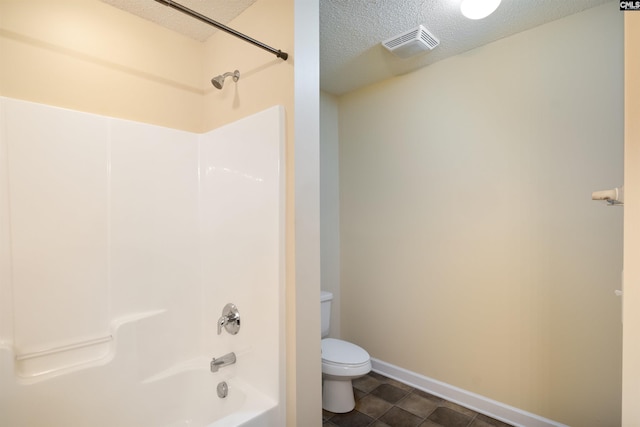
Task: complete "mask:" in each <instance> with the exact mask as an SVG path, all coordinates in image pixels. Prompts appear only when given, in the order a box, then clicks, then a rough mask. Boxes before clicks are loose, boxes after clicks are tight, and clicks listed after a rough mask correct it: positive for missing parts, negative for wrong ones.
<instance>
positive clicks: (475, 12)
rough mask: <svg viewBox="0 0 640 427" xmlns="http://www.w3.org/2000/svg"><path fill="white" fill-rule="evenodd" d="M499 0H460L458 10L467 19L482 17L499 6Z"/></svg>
mask: <svg viewBox="0 0 640 427" xmlns="http://www.w3.org/2000/svg"><path fill="white" fill-rule="evenodd" d="M500 1H501V0H462V3H460V12H462V14H463V15H464V16H466V17H467V18H469V19H482V18H486V17H487V16H489V15H491V14H492V13H493V12H494V11H495V10H496V9H497V8H498V6H500Z"/></svg>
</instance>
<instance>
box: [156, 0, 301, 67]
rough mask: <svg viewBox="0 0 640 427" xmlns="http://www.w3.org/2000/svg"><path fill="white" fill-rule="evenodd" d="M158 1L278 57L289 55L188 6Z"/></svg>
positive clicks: (165, 0) (166, 0)
mask: <svg viewBox="0 0 640 427" xmlns="http://www.w3.org/2000/svg"><path fill="white" fill-rule="evenodd" d="M156 1H157V2H158V3H162V4H163V5H165V6H169V7H170V8H173V9H175V10H178V11H180V12H182V13H184V14H185V15H189V16H190V17H192V18H195V19H198V20H200V21H202V22H204V23H206V24H209V25H212V26H214V27H216V28H218V29H220V30H222V31H225V32H227V33H229V34H231V35H234V36H236V37H238V38H241V39H242V40H244V41H246V42H249V43H251V44H253V45H255V46H258V47H259V48H261V49H264V50H266V51H268V52H271V53H272V54H274V55H275V56H277V57H278V58H282V59H283V60H285V61H286V60H287V58H288V57H289V54H288V53H287V52H283V51H281V50H280V49H274V48H272V47H271V46H267V45H266V44H264V43H261V42H259V41H258V40H256V39H253V38H251V37H249V36H247V35H246V34H242V33H241V32H239V31H236V30H234V29H233V28H229V27H227V26H226V25H224V24H221V23H220V22H217V21H214V20H213V19H211V18H208V17H206V16H204V15H202V14H200V13H198V12H196V11H194V10H191V9H189V8H188V7H185V6H183V5H181V4H179V3H176V2H174V1H172V0H156Z"/></svg>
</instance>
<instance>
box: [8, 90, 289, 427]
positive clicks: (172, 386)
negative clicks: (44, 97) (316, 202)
mask: <svg viewBox="0 0 640 427" xmlns="http://www.w3.org/2000/svg"><path fill="white" fill-rule="evenodd" d="M283 142H284V110H283V108H282V107H272V108H270V109H268V110H265V111H263V112H261V113H258V114H255V115H253V116H250V117H247V118H244V119H242V120H240V121H238V122H235V123H232V124H230V125H227V126H224V127H222V128H219V129H216V130H214V131H211V132H209V133H206V134H201V135H196V134H192V133H189V132H183V131H177V130H173V129H167V128H162V127H158V126H152V125H147V124H141V123H135V122H130V121H126V120H120V119H113V118H108V117H102V116H97V115H93V114H86V113H81V112H77V111H71V110H65V109H61V108H55V107H51V106H45V105H40V104H34V103H29V102H24V101H19V100H14V99H9V98H0V385H1V386H0V425H2V426H40V425H42V426H44V425H47V426H70V425H86V426H88V425H90V426H105V427H107V426H108V427H113V426H118V427H128V426H132V427H133V426H136V427H138V426H154V427H155V426H167V427H168V426H186V425H189V426H216V427H222V426H237V425H245V426H278V425H281V424H282V422H281V421H282V420H283V413H284V408H283V406H284V404H283V402H284V398H283V396H284V380H283V379H284V332H283V331H284V321H283V319H284V315H283V312H284V310H283V300H284V276H283V274H284V269H283V266H284V249H283V248H284V239H283V233H284V176H283V173H284V172H283V170H284V169H283V167H284V166H283V165H284V163H283V150H284V148H283V147H284V145H283ZM230 307H233V310H231V309H230Z"/></svg>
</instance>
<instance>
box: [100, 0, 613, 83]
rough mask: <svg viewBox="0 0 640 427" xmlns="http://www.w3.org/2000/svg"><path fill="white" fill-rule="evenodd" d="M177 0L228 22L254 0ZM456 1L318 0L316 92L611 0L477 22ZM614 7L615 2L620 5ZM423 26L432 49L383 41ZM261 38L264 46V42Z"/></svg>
mask: <svg viewBox="0 0 640 427" xmlns="http://www.w3.org/2000/svg"><path fill="white" fill-rule="evenodd" d="M102 1H104V2H105V3H109V4H112V5H114V6H116V7H119V8H120V9H124V10H127V11H129V12H132V13H135V14H136V15H139V16H141V17H143V18H146V19H149V20H152V21H154V22H156V23H158V24H160V25H163V26H165V27H167V28H170V29H172V30H175V31H178V32H180V33H182V34H185V35H187V36H189V37H192V38H194V39H196V40H201V41H204V40H206V39H207V38H208V37H209V36H211V34H213V33H214V32H215V31H216V30H215V29H214V28H212V27H211V26H209V25H207V24H204V23H202V22H200V21H197V20H195V19H193V18H190V17H188V16H185V15H184V14H182V13H180V12H178V11H176V10H173V9H171V8H168V7H167V6H164V5H162V4H160V3H157V2H156V1H154V0H102ZM176 1H177V2H178V3H180V4H182V5H184V6H186V7H188V8H190V9H193V10H195V11H197V12H199V13H201V14H203V15H205V16H208V17H209V18H211V19H214V20H216V21H218V22H221V23H223V24H229V22H230V21H231V20H232V19H233V18H235V17H236V16H237V15H239V14H240V13H242V12H243V11H244V10H245V9H246V8H248V7H249V6H251V5H252V4H253V3H254V2H255V1H256V0H233V1H230V0H176ZM460 2H461V0H319V4H320V87H321V89H322V90H324V91H326V92H329V93H332V94H335V95H341V94H344V93H347V92H349V91H352V90H355V89H358V88H361V87H364V86H367V85H369V84H372V83H376V82H378V81H381V80H384V79H387V78H390V77H393V76H398V75H401V74H405V73H408V72H411V71H414V70H417V69H419V68H422V67H425V66H427V65H430V64H433V63H434V62H437V61H440V60H442V59H444V58H447V57H449V56H453V55H457V54H459V53H462V52H466V51H468V50H471V49H473V48H476V47H479V46H482V45H484V44H487V43H490V42H492V41H495V40H498V39H501V38H503V37H507V36H510V35H512V34H515V33H518V32H521V31H524V30H527V29H529V28H533V27H535V26H538V25H541V24H544V23H546V22H550V21H554V20H556V19H559V18H562V17H565V16H568V15H571V14H574V13H577V12H580V11H583V10H586V9H589V8H591V7H594V6H598V5H601V4H604V3H607V2H610V0H502V4H501V5H500V6H499V7H498V9H497V10H496V12H494V13H493V14H492V15H490V16H489V17H487V18H485V19H482V20H479V21H472V20H469V19H467V18H465V17H463V16H462V15H461V14H460ZM611 5H612V6H611V7H616V8H617V7H618V4H617V2H611ZM420 24H421V25H423V26H424V27H426V28H427V30H429V31H430V32H431V33H433V35H434V36H436V37H437V38H438V39H439V40H440V44H439V45H438V46H437V47H436V48H435V49H434V50H432V51H430V52H425V53H422V54H419V55H417V56H414V57H411V58H407V59H402V58H398V57H396V56H395V55H393V54H392V53H390V52H388V51H387V50H386V49H385V48H384V47H382V46H381V44H380V43H381V42H382V41H383V40H386V39H389V38H391V37H394V36H396V35H398V34H401V33H403V32H405V31H407V30H410V29H413V28H416V27H417V26H418V25H420ZM231 27H233V25H231ZM595 31H597V29H594V32H595ZM229 37H231V36H229ZM261 41H262V42H264V43H267V44H269V40H261Z"/></svg>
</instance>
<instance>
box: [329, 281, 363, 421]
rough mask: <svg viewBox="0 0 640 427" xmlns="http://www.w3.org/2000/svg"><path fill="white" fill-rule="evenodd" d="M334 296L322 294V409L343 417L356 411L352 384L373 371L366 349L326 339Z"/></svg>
mask: <svg viewBox="0 0 640 427" xmlns="http://www.w3.org/2000/svg"><path fill="white" fill-rule="evenodd" d="M332 300H333V294H332V293H331V292H326V291H321V293H320V317H321V322H322V408H323V409H324V410H326V411H329V412H335V413H344V412H350V411H352V410H353V408H355V406H356V402H355V399H354V397H353V388H352V387H353V386H352V385H351V380H353V379H356V378H360V377H362V376H364V375H366V374H368V373H369V372H370V371H371V358H370V357H369V353H367V352H366V350H365V349H363V348H362V347H359V346H357V345H355V344H352V343H350V342H347V341H342V340H338V339H335V338H326V337H327V335H329V325H330V318H331V301H332Z"/></svg>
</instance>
